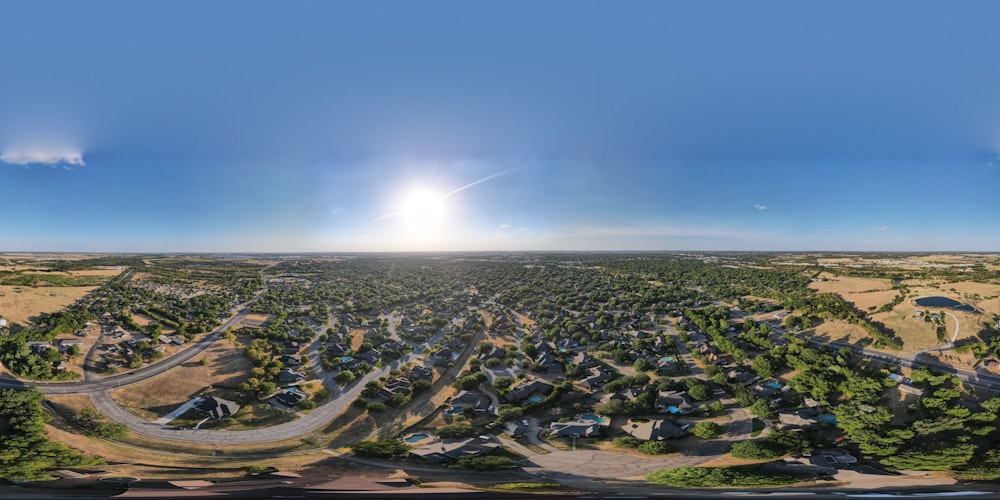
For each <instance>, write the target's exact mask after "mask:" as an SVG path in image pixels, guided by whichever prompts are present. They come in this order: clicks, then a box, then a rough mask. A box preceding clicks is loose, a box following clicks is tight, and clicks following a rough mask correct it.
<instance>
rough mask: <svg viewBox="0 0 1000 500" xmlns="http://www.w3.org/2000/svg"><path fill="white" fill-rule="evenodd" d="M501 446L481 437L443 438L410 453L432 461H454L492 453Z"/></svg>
mask: <svg viewBox="0 0 1000 500" xmlns="http://www.w3.org/2000/svg"><path fill="white" fill-rule="evenodd" d="M499 446H500V445H499V444H498V443H496V442H494V441H491V440H485V439H480V438H470V439H443V440H441V441H438V442H436V443H431V444H426V445H424V446H419V447H417V448H414V449H412V450H410V455H411V456H414V457H420V458H424V459H427V460H430V461H432V462H438V463H442V462H452V461H455V460H458V459H460V458H464V457H475V456H478V455H484V454H486V453H490V452H492V451H493V450H495V449H497V447H499Z"/></svg>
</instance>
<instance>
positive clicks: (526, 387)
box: [504, 379, 555, 404]
mask: <svg viewBox="0 0 1000 500" xmlns="http://www.w3.org/2000/svg"><path fill="white" fill-rule="evenodd" d="M553 389H555V387H554V386H553V385H552V384H550V383H548V382H544V381H541V380H537V379H536V380H532V381H530V382H526V383H523V384H521V385H519V386H517V387H515V388H513V389H512V390H511V391H510V392H508V393H507V395H506V396H504V398H505V399H506V400H507V401H510V402H511V403H518V404H519V403H523V402H525V401H528V400H529V399H531V397H532V396H535V397H540V398H544V397H546V396H548V395H549V394H551V393H552V390H553Z"/></svg>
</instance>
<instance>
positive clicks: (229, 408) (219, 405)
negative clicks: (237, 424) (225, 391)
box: [194, 396, 240, 419]
mask: <svg viewBox="0 0 1000 500" xmlns="http://www.w3.org/2000/svg"><path fill="white" fill-rule="evenodd" d="M194 408H195V410H198V411H199V412H201V413H202V414H203V415H205V416H206V417H211V418H215V419H218V418H227V417H232V416H233V415H235V414H236V412H237V411H239V409H240V405H238V404H236V403H235V402H233V401H229V400H226V399H222V398H217V397H215V396H205V397H204V398H202V400H201V401H199V402H198V404H196V405H194Z"/></svg>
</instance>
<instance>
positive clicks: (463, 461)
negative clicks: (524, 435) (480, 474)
mask: <svg viewBox="0 0 1000 500" xmlns="http://www.w3.org/2000/svg"><path fill="white" fill-rule="evenodd" d="M448 468H449V469H465V470H481V471H487V470H501V469H513V468H514V460H512V459H511V458H509V457H462V458H460V459H458V460H457V461H456V462H455V463H454V464H451V465H449V466H448Z"/></svg>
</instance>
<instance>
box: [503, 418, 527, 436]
mask: <svg viewBox="0 0 1000 500" xmlns="http://www.w3.org/2000/svg"><path fill="white" fill-rule="evenodd" d="M529 430H531V428H530V427H529V426H527V425H524V424H522V423H521V421H520V420H511V421H510V422H504V424H503V431H504V432H506V433H507V435H508V436H510V437H521V436H527V435H528V431H529Z"/></svg>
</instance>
